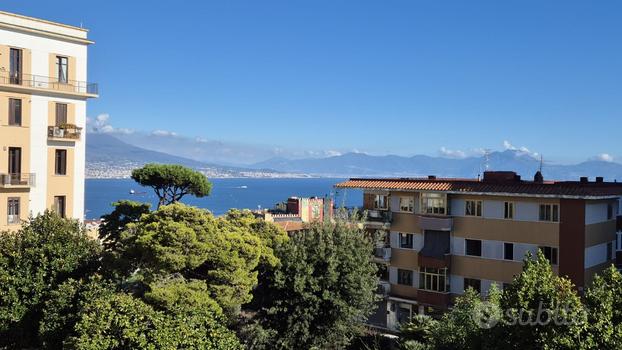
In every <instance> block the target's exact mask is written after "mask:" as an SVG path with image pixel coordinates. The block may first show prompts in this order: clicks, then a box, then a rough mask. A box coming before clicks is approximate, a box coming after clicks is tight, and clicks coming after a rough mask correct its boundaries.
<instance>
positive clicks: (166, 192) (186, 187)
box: [132, 164, 212, 207]
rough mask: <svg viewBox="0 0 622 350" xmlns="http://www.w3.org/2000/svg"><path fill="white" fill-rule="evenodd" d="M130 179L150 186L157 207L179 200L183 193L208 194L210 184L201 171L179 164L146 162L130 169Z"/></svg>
mask: <svg viewBox="0 0 622 350" xmlns="http://www.w3.org/2000/svg"><path fill="white" fill-rule="evenodd" d="M132 179H134V181H136V182H138V183H139V184H141V185H142V186H147V187H151V188H152V189H153V191H154V192H155V194H156V196H158V199H159V201H158V207H159V206H161V205H166V204H172V203H175V202H178V201H180V200H181V199H182V198H183V197H184V196H185V195H188V194H190V195H193V196H195V197H205V196H208V195H209V194H210V192H211V190H212V184H211V183H210V182H209V181H208V180H207V177H205V175H203V174H202V173H200V172H198V171H196V170H192V169H190V168H187V167H184V166H181V165H172V164H147V165H145V166H144V167H142V168H140V169H134V170H133V171H132Z"/></svg>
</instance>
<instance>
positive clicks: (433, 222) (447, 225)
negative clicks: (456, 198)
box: [419, 216, 454, 231]
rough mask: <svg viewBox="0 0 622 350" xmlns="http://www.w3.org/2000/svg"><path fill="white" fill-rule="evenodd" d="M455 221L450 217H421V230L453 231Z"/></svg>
mask: <svg viewBox="0 0 622 350" xmlns="http://www.w3.org/2000/svg"><path fill="white" fill-rule="evenodd" d="M453 223H454V222H453V219H452V218H450V217H444V218H443V217H435V216H421V218H419V228H420V229H422V230H435V231H451V229H452V227H453Z"/></svg>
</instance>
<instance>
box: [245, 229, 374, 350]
mask: <svg viewBox="0 0 622 350" xmlns="http://www.w3.org/2000/svg"><path fill="white" fill-rule="evenodd" d="M371 251H372V242H371V241H370V240H369V239H368V238H367V236H366V235H365V234H364V233H363V232H362V231H361V230H360V229H358V227H357V226H356V225H353V224H350V223H347V222H338V223H335V224H333V223H325V224H322V223H314V224H312V225H311V226H310V227H308V228H307V229H305V230H302V231H301V232H299V233H297V234H295V235H293V236H292V237H291V238H290V239H289V241H288V242H286V243H285V244H283V245H282V246H281V247H279V248H278V249H277V256H278V258H279V259H280V264H279V265H278V267H277V268H276V269H275V270H274V271H273V273H271V275H270V276H269V281H268V283H267V285H268V290H267V293H268V295H269V296H270V297H269V298H265V299H264V300H265V304H264V305H263V308H262V311H261V312H260V314H259V317H258V318H257V321H258V324H261V325H262V326H263V328H265V329H266V330H268V333H263V334H264V335H266V334H268V335H269V334H278V336H276V337H272V339H270V340H267V341H268V342H269V343H270V344H269V346H268V347H267V348H275V349H312V348H318V349H324V348H331V349H340V348H344V347H345V346H346V345H347V344H348V343H349V342H350V340H351V339H352V338H353V337H354V336H356V335H358V334H359V332H360V331H361V326H362V324H361V322H363V321H365V320H366V319H367V317H368V316H369V314H370V313H371V311H372V309H373V306H374V304H375V290H376V287H377V282H378V280H377V277H376V265H375V264H374V263H373V262H372V261H371ZM251 341H252V340H251Z"/></svg>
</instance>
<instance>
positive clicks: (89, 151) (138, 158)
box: [86, 133, 300, 178]
mask: <svg viewBox="0 0 622 350" xmlns="http://www.w3.org/2000/svg"><path fill="white" fill-rule="evenodd" d="M147 163H166V164H180V165H184V166H187V167H190V168H194V169H197V170H200V171H201V172H203V173H204V174H206V175H207V176H208V177H299V176H300V175H298V174H286V173H282V172H278V171H274V170H270V169H259V168H252V169H251V168H241V167H231V166H222V165H217V164H211V163H204V162H199V161H196V160H192V159H188V158H184V157H179V156H175V155H171V154H168V153H163V152H157V151H152V150H147V149H144V148H140V147H136V146H132V145H130V144H128V143H125V142H123V141H121V140H119V139H117V138H115V137H113V136H110V135H107V134H98V133H90V134H88V135H87V138H86V177H87V178H123V177H129V176H130V173H131V171H132V170H133V169H135V168H139V167H141V166H143V165H145V164H147Z"/></svg>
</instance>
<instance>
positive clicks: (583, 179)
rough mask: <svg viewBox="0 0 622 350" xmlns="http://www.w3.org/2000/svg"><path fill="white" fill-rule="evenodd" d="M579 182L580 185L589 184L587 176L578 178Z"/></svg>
mask: <svg viewBox="0 0 622 350" xmlns="http://www.w3.org/2000/svg"><path fill="white" fill-rule="evenodd" d="M579 182H581V183H582V184H586V183H588V182H589V180H588V178H587V176H581V178H579Z"/></svg>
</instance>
